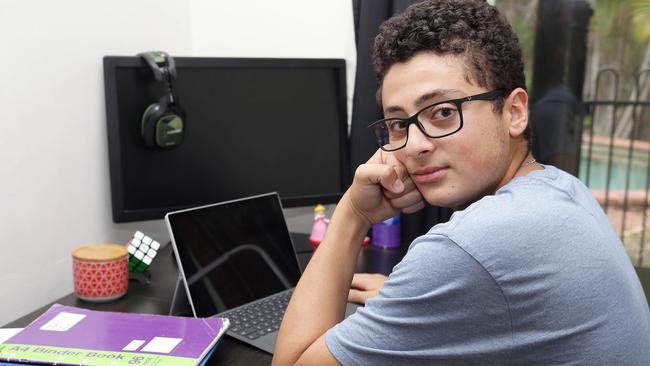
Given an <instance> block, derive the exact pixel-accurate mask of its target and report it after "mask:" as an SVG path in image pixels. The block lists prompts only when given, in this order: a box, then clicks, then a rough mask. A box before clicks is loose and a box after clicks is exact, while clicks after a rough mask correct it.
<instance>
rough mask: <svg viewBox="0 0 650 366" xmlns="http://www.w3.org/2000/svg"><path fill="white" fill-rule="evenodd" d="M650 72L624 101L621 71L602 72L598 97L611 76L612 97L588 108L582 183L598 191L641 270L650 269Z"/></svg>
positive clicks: (587, 104) (638, 79)
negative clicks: (649, 87)
mask: <svg viewBox="0 0 650 366" xmlns="http://www.w3.org/2000/svg"><path fill="white" fill-rule="evenodd" d="M649 73H650V69H643V70H641V71H640V72H639V73H638V74H637V76H636V79H635V87H636V89H635V91H636V94H635V96H634V97H633V98H631V99H632V100H620V98H619V96H618V93H619V80H620V76H619V73H618V71H617V70H616V69H614V68H612V67H604V68H602V69H601V70H600V71H599V73H598V75H597V77H596V88H595V91H594V95H595V96H596V98H598V96H600V95H601V93H600V91H601V90H599V89H600V88H601V85H602V84H603V78H604V77H606V76H608V75H609V76H610V77H611V79H610V80H609V83H608V87H609V90H608V91H609V93H608V94H609V95H608V98H607V99H603V100H598V99H596V100H591V101H586V102H585V103H584V104H585V110H586V118H585V120H584V124H585V125H584V128H583V131H584V133H583V136H582V149H581V152H580V162H579V166H580V174H579V175H580V178H581V179H582V180H583V182H584V183H585V184H586V185H587V186H588V187H590V188H591V189H592V191H593V192H594V195H595V196H596V198H597V199H598V201H599V202H600V204H601V205H602V207H603V209H604V210H605V212H606V213H607V215H608V217H609V218H610V220H611V221H612V224H613V225H614V227H615V228H616V230H617V231H618V233H619V235H620V237H621V241H622V242H623V244H624V245H625V248H626V250H627V252H628V254H629V255H630V258H631V259H632V261H633V262H634V264H635V265H637V266H650V243H648V242H647V241H650V235H649V233H648V230H647V229H648V216H649V214H650V212H648V209H649V204H648V198H649V197H648V193H649V192H650V142H649V141H650V123H649V122H650V121H647V120H648V118H644V117H645V112H646V110H647V108H648V107H650V101H648V100H640V99H641V97H642V95H643V94H644V93H643V92H642V91H643V88H645V87H646V85H644V83H641V79H642V78H644V77H645V76H646V74H649ZM624 123H625V124H627V125H625V126H623V125H622V124H624ZM622 127H624V128H622ZM621 131H623V132H621ZM626 131H629V133H628V132H626ZM617 135H618V136H617ZM644 258H648V259H647V261H648V263H644Z"/></svg>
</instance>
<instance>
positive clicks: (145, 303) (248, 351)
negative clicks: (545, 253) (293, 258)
mask: <svg viewBox="0 0 650 366" xmlns="http://www.w3.org/2000/svg"><path fill="white" fill-rule="evenodd" d="M292 236H293V240H294V244H295V246H296V252H297V253H298V262H299V264H300V266H301V269H303V270H304V268H305V266H306V265H307V262H309V259H310V258H311V255H312V253H313V248H312V247H311V246H310V245H309V242H308V236H307V235H304V234H292ZM407 249H408V245H403V246H402V247H401V248H400V249H397V250H389V249H378V248H374V247H371V246H368V247H366V248H364V249H363V250H362V252H361V256H360V257H359V263H358V265H357V271H358V272H369V273H384V274H388V273H390V272H391V270H392V269H393V267H394V266H395V264H397V263H398V262H399V261H400V260H401V258H402V257H403V256H404V253H406V250H407ZM171 253H172V250H171V245H168V246H166V247H165V248H163V249H161V251H160V253H159V254H158V257H157V258H156V260H154V262H153V263H152V265H151V267H150V271H151V274H152V276H151V282H150V283H149V284H148V285H146V284H142V283H137V282H133V281H132V282H130V283H129V291H128V293H127V295H126V296H124V297H122V298H121V299H118V300H116V301H111V302H108V303H91V302H86V301H82V300H79V299H78V298H77V297H76V296H75V295H74V293H72V294H69V295H67V296H64V297H62V298H60V299H58V300H56V301H54V302H53V303H59V304H62V305H71V306H77V307H81V308H86V309H91V310H104V311H117V312H131V313H146V314H168V313H169V310H170V307H171V305H172V297H173V294H174V288H175V286H176V282H177V280H178V268H177V266H176V260H175V258H174V257H173V256H172V255H171ZM70 271H71V274H70V276H72V268H71V269H70ZM183 291H184V289H183ZM53 303H52V304H53ZM50 305H51V304H48V305H46V306H44V307H42V308H40V309H37V310H35V311H33V312H31V313H29V314H27V315H25V316H23V317H22V318H19V319H17V320H15V321H13V322H11V323H9V324H6V325H5V326H4V327H5V328H22V327H25V326H26V325H27V324H29V323H30V322H32V321H33V320H34V319H36V318H37V317H38V316H39V315H41V314H42V313H43V312H44V311H45V310H47V309H48V308H49V307H50ZM270 364H271V355H269V354H267V353H265V352H262V351H259V350H257V349H256V348H253V347H250V346H248V345H246V344H244V343H241V342H239V341H237V340H235V339H232V338H230V337H227V336H226V337H224V339H223V341H222V342H221V344H220V345H219V347H218V348H217V350H216V351H215V353H214V355H213V356H212V357H211V358H210V360H209V361H208V362H207V365H246V366H250V365H270Z"/></svg>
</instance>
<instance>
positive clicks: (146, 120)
mask: <svg viewBox="0 0 650 366" xmlns="http://www.w3.org/2000/svg"><path fill="white" fill-rule="evenodd" d="M138 56H139V57H141V58H142V59H143V60H144V61H145V63H146V64H147V65H149V68H150V69H151V70H152V71H153V75H154V78H155V79H156V80H157V81H161V82H164V83H165V85H166V86H167V92H166V93H165V95H163V96H162V97H161V98H160V99H159V100H158V102H156V103H152V104H150V105H149V106H148V107H147V109H145V111H144V113H143V114H142V122H141V134H142V139H143V140H144V143H145V145H147V147H149V148H162V149H169V148H173V147H176V146H178V145H180V144H181V142H183V137H184V135H185V113H184V112H183V110H182V109H181V107H180V106H179V105H178V102H177V98H176V97H175V96H174V91H173V89H172V79H173V78H175V77H176V64H175V63H174V59H173V58H171V56H169V55H168V54H166V53H165V52H162V51H150V52H143V53H139V54H138Z"/></svg>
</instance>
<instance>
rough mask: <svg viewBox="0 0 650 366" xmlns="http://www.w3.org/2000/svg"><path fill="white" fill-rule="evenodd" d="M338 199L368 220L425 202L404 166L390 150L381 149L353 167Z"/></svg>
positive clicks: (373, 221)
mask: <svg viewBox="0 0 650 366" xmlns="http://www.w3.org/2000/svg"><path fill="white" fill-rule="evenodd" d="M341 203H345V204H348V205H349V207H350V208H351V209H352V210H353V211H354V212H355V213H356V214H357V215H358V216H359V217H360V218H362V219H363V220H365V221H366V222H367V223H368V224H374V223H378V222H381V221H383V220H386V219H388V218H390V217H392V216H395V215H397V214H398V213H400V212H404V213H412V212H415V211H418V210H420V209H421V208H423V207H424V205H425V201H424V198H423V197H422V194H421V193H420V191H418V190H417V188H416V187H415V184H414V183H413V181H412V180H411V177H409V175H408V173H407V171H406V168H405V167H404V166H403V165H402V163H400V162H399V161H398V160H397V159H396V158H395V156H394V155H393V154H392V153H387V152H385V151H383V150H381V149H379V150H377V152H376V153H375V154H374V155H373V156H372V157H371V158H370V159H369V160H368V162H366V163H365V164H362V165H360V166H359V167H358V168H357V171H356V172H355V174H354V180H353V182H352V186H350V188H349V189H348V191H347V192H346V193H345V195H344V196H343V199H341Z"/></svg>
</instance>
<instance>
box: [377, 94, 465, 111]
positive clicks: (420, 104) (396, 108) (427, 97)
mask: <svg viewBox="0 0 650 366" xmlns="http://www.w3.org/2000/svg"><path fill="white" fill-rule="evenodd" d="M449 94H461V95H462V92H461V91H460V90H458V89H435V90H432V91H430V92H428V93H426V94H422V95H420V96H419V97H418V99H416V100H415V103H414V105H415V106H416V107H417V108H421V107H423V105H424V104H425V103H426V102H427V101H429V100H431V99H433V98H438V97H440V96H442V95H449ZM403 111H404V109H403V108H402V107H400V106H390V107H387V108H386V109H384V114H388V113H395V112H403Z"/></svg>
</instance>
